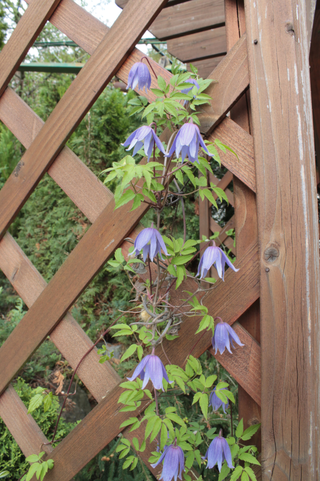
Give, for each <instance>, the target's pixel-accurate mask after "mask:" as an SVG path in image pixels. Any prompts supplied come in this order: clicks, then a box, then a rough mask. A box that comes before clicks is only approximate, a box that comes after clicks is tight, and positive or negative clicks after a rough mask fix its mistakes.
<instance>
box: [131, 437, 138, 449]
mask: <svg viewBox="0 0 320 481" xmlns="http://www.w3.org/2000/svg"><path fill="white" fill-rule="evenodd" d="M132 444H133V447H134V449H135V450H136V451H139V441H138V440H137V438H132Z"/></svg>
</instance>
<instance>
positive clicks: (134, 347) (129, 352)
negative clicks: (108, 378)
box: [120, 344, 138, 362]
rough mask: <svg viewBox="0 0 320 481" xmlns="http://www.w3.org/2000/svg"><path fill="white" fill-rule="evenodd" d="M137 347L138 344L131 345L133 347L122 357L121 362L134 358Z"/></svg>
mask: <svg viewBox="0 0 320 481" xmlns="http://www.w3.org/2000/svg"><path fill="white" fill-rule="evenodd" d="M137 347H138V346H137V344H131V346H130V347H129V348H128V349H127V350H126V352H125V353H124V354H123V356H122V357H121V359H120V362H122V361H124V360H125V359H128V357H130V356H132V355H133V354H134V353H135V352H136V349H137Z"/></svg>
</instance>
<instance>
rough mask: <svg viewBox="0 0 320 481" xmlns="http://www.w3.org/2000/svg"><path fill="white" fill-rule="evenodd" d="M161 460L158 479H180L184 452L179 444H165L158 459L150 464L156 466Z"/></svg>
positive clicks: (164, 480) (165, 480)
mask: <svg viewBox="0 0 320 481" xmlns="http://www.w3.org/2000/svg"><path fill="white" fill-rule="evenodd" d="M162 461H163V470H162V473H161V477H160V479H163V481H171V480H172V479H174V481H177V478H178V477H179V479H182V477H181V476H182V473H183V471H184V454H183V451H182V449H181V448H180V446H174V445H173V444H171V445H170V446H165V448H164V451H163V453H162V454H161V456H160V458H159V459H158V461H157V462H156V463H154V464H151V466H152V467H153V468H155V467H157V466H158V464H160V463H161V462H162Z"/></svg>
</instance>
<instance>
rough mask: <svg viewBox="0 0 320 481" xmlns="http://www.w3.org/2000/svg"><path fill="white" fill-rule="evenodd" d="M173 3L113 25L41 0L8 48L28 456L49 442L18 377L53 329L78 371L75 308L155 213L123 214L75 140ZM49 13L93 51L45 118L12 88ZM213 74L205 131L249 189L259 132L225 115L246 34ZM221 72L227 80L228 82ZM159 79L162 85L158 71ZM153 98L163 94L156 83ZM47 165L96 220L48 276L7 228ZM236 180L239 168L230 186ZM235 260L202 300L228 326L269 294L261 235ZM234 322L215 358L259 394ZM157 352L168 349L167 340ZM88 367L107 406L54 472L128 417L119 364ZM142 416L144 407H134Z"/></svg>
mask: <svg viewBox="0 0 320 481" xmlns="http://www.w3.org/2000/svg"><path fill="white" fill-rule="evenodd" d="M164 3H165V1H164V0H152V1H144V2H143V4H142V2H138V3H137V2H135V1H134V0H130V2H129V3H128V5H127V6H126V8H125V9H124V11H123V13H122V14H121V15H120V17H119V19H118V20H117V22H116V23H115V25H114V26H113V27H112V28H111V29H108V28H107V27H106V26H105V25H103V24H102V23H101V22H99V21H98V20H97V19H95V18H94V17H92V16H91V15H90V14H88V13H87V12H85V11H84V10H83V9H82V8H81V7H79V6H78V5H76V4H75V3H73V2H72V1H71V0H61V1H60V2H59V1H57V0H56V1H52V0H51V1H44V0H32V2H30V6H29V7H28V9H27V11H26V13H25V15H24V16H23V17H22V19H21V21H20V22H19V24H18V26H17V29H16V31H15V33H14V34H13V35H12V37H11V39H10V40H9V42H8V44H7V45H6V46H5V47H4V49H3V51H2V53H1V55H0V61H1V65H2V64H5V66H6V68H5V69H2V70H1V73H0V92H1V93H3V94H2V97H1V100H0V120H1V121H2V122H3V123H4V124H6V125H7V126H8V128H9V129H10V130H11V131H12V132H13V134H14V135H15V136H16V137H17V138H18V139H19V140H20V141H21V142H22V144H23V145H24V146H25V147H26V149H27V150H26V153H25V154H24V156H23V157H22V159H21V161H20V162H19V164H18V165H17V167H16V169H15V170H14V172H13V173H12V175H11V176H10V178H9V179H8V181H7V182H6V184H5V186H4V187H3V189H2V190H1V192H0V205H1V215H0V236H1V238H2V241H1V243H0V267H1V269H2V270H3V272H4V273H5V274H6V276H7V277H8V279H9V280H10V281H11V283H12V285H13V286H14V288H15V289H16V290H17V292H18V293H19V295H20V296H21V298H22V299H23V300H24V301H25V303H26V304H27V306H28V307H29V311H28V313H27V314H26V315H25V316H24V318H23V319H22V321H21V322H20V324H19V325H18V326H17V328H16V329H15V330H14V332H13V333H12V334H11V335H10V337H9V338H8V340H7V341H6V342H5V344H4V345H3V346H2V348H1V350H0V363H1V365H2V366H6V368H5V370H4V371H2V373H1V376H0V392H1V394H2V396H1V398H0V415H1V417H2V418H3V420H4V421H5V423H6V424H7V426H8V427H9V429H10V430H11V432H12V433H13V435H14V437H15V439H16V440H17V442H18V444H19V445H20V447H21V449H22V450H23V452H24V454H25V455H26V456H27V455H29V454H31V453H33V452H38V451H39V448H40V446H41V445H42V443H44V442H45V441H46V440H45V439H44V436H43V434H42V433H41V431H40V430H39V428H38V426H37V425H36V423H35V422H34V420H33V419H32V417H31V416H30V415H27V413H26V409H25V408H24V406H23V404H22V402H21V400H20V399H19V397H18V396H17V395H16V393H15V391H14V390H13V388H12V387H10V385H9V383H10V382H11V380H12V379H13V378H14V376H15V375H16V373H17V372H18V371H19V369H20V368H21V366H22V365H23V363H24V362H25V361H26V360H27V359H28V358H29V357H30V356H31V354H32V353H33V352H34V350H35V349H36V348H37V347H38V346H39V344H40V343H41V342H43V340H44V339H45V338H46V337H47V335H48V334H50V336H51V340H52V341H53V342H54V343H55V345H56V346H57V347H58V349H59V350H60V352H61V353H62V354H63V356H64V357H65V358H66V359H67V360H68V362H69V363H70V365H71V366H72V367H73V368H74V367H75V366H76V365H77V363H78V362H79V360H80V359H81V357H82V356H83V354H84V353H85V352H86V351H87V350H88V348H89V347H90V346H91V345H92V343H91V341H90V340H89V339H88V337H87V336H86V335H85V333H84V332H83V330H82V329H81V328H80V326H79V325H78V324H77V323H76V321H75V320H74V319H73V318H72V316H71V314H70V313H68V309H69V308H70V306H71V305H72V304H73V303H74V302H75V300H76V299H77V298H78V297H79V295H80V294H81V292H82V291H83V289H85V287H86V286H87V285H88V284H89V282H90V281H91V279H92V278H93V277H94V276H95V274H96V273H97V272H98V270H99V269H100V267H101V266H102V265H103V264H104V263H105V262H106V260H107V259H108V258H109V257H110V256H111V255H112V254H113V252H114V250H115V249H116V248H117V247H118V246H119V245H121V243H122V242H123V239H124V238H125V237H127V236H128V235H129V234H130V232H131V231H132V230H133V229H134V227H135V226H136V224H137V223H138V221H139V219H140V218H141V217H142V215H143V214H144V213H145V212H146V210H147V208H146V207H144V206H141V207H140V208H139V209H137V210H135V211H134V212H133V213H130V215H128V211H129V209H130V208H128V207H127V206H124V207H122V208H120V209H117V211H116V212H114V201H113V196H112V194H111V193H110V192H109V191H108V189H106V188H105V186H104V185H103V184H101V182H100V181H99V180H98V179H97V178H96V177H95V176H94V175H93V174H92V172H91V171H90V170H89V169H88V168H87V167H86V166H85V165H84V164H83V163H82V162H81V161H80V160H79V159H78V158H77V157H76V156H75V155H74V154H73V153H72V152H71V151H70V149H68V148H67V147H65V143H66V141H67V139H68V137H69V136H70V135H71V133H72V131H73V130H74V129H75V128H76V126H77V125H78V123H79V122H80V121H81V119H82V118H83V116H84V115H85V114H86V112H87V111H88V110H89V109H90V107H91V105H92V104H93V102H94V101H95V100H96V98H97V97H98V95H99V94H100V93H101V91H102V90H103V88H104V87H105V85H106V84H107V83H108V82H109V81H110V80H111V78H112V77H113V75H114V74H115V73H116V74H117V76H118V77H119V78H120V79H121V80H123V81H124V82H126V81H127V77H128V73H129V70H130V68H131V66H132V65H133V63H135V62H136V61H138V60H139V59H140V53H139V52H138V51H137V50H135V49H133V47H134V45H135V43H136V41H137V40H138V39H139V38H140V37H141V35H142V34H143V32H144V31H145V30H146V29H147V28H148V26H149V25H150V24H151V23H152V21H153V20H154V18H155V17H156V15H157V13H158V12H159V11H160V9H161V7H162V6H163V5H164ZM191 3H192V2H191ZM186 4H188V2H186ZM55 8H56V9H55ZM54 9H55V11H54ZM166 10H169V9H166ZM53 11H54V13H53ZM52 13H53V14H52ZM48 18H50V21H51V22H52V24H53V25H55V26H56V27H57V28H58V29H60V30H61V31H62V32H63V33H65V34H66V35H67V36H68V37H69V38H70V39H72V40H74V41H75V42H76V43H78V45H79V46H81V47H82V48H84V49H85V50H86V51H87V52H88V53H89V54H91V55H92V56H91V58H90V60H89V61H88V62H87V64H86V66H85V67H84V68H83V69H82V71H81V72H80V73H79V75H78V76H77V78H76V79H75V80H74V82H73V83H72V84H71V86H70V87H69V89H68V91H67V92H66V93H65V95H64V97H63V98H62V100H61V101H60V102H59V104H58V105H57V106H56V108H55V109H54V111H53V112H52V114H51V116H50V117H49V118H48V120H47V122H46V123H45V124H44V123H43V122H42V120H41V119H39V118H38V117H37V116H36V114H35V113H34V112H32V110H31V109H30V108H29V107H28V106H27V105H26V104H25V103H24V102H23V101H22V100H21V99H20V98H19V97H18V96H17V95H16V94H15V93H14V92H13V91H12V90H10V89H9V88H8V87H7V86H8V83H9V81H10V79H11V78H12V76H13V74H14V73H15V71H16V69H17V67H18V66H19V63H20V62H21V59H22V58H23V57H24V55H25V54H26V52H27V50H28V49H29V48H30V46H31V45H32V43H33V41H34V40H35V38H36V37H37V35H38V33H39V31H40V30H41V28H42V27H43V25H44V23H45V21H46V20H47V19H48ZM128 25H130V28H128ZM25 32H27V33H28V35H26V34H25ZM21 39H23V41H22V40H21ZM132 49H133V50H132ZM130 51H131V54H130V55H129V52H130ZM152 64H153V67H154V69H155V71H156V72H157V73H161V75H162V76H163V77H164V78H165V79H166V80H167V81H168V80H169V79H170V74H169V72H167V71H166V70H163V69H162V68H161V67H160V66H159V65H158V64H156V63H155V62H153V63H152ZM210 77H211V78H213V79H215V80H216V81H217V82H218V83H215V84H213V85H212V86H211V87H210V88H209V89H208V92H209V93H210V94H211V95H212V103H211V106H210V107H209V108H207V109H204V110H203V113H202V115H201V120H202V127H201V130H202V132H203V133H204V134H205V135H206V136H207V138H209V139H210V138H212V139H214V138H216V137H217V138H219V139H220V140H221V141H222V142H223V143H226V144H228V145H229V146H230V147H231V148H233V149H234V150H236V151H237V154H238V156H239V160H237V159H236V158H235V157H234V156H233V155H232V154H231V153H227V154H225V155H223V156H222V163H223V165H224V166H225V167H227V168H228V170H229V171H230V172H231V173H232V174H233V175H234V176H237V177H238V178H239V179H241V181H242V182H243V183H244V184H245V185H247V186H248V188H250V189H252V190H255V167H254V160H253V141H252V137H251V135H249V134H248V133H246V132H245V131H244V130H243V129H242V128H241V127H239V126H237V124H236V123H235V122H233V121H232V120H230V119H229V118H226V117H225V114H226V113H227V112H228V111H229V110H230V108H231V107H232V105H234V103H235V102H236V101H237V100H238V98H239V97H240V96H241V94H242V93H243V92H244V91H245V90H246V88H247V87H248V72H247V61H246V39H245V37H242V38H241V39H240V40H239V41H238V42H237V43H236V45H235V46H234V48H233V49H232V50H231V51H230V52H229V54H228V55H227V56H226V57H225V58H224V59H223V60H222V62H221V63H220V64H219V66H218V67H217V69H216V70H215V71H214V72H213V73H212V74H211V75H210ZM222 77H223V78H224V79H226V78H227V79H228V82H220V80H221V79H222ZM152 83H153V85H152V86H153V87H155V86H156V84H155V79H152ZM148 99H149V101H152V100H154V96H153V94H152V93H151V92H149V93H148ZM214 129H215V130H214ZM164 135H165V134H164ZM45 172H48V173H49V174H50V175H51V177H52V178H53V179H54V180H55V181H56V182H57V183H58V184H59V185H60V187H61V188H62V189H63V190H64V192H65V193H66V194H67V195H68V196H69V197H70V198H71V199H72V200H73V202H74V203H75V204H76V205H77V206H78V207H79V209H80V210H81V211H82V212H83V213H84V214H85V215H86V216H87V217H88V219H89V220H90V221H91V222H92V223H93V224H92V226H91V227H90V229H89V230H88V232H86V234H85V235H84V237H83V238H82V239H81V241H80V242H79V244H78V245H77V247H76V248H75V249H74V251H73V252H72V253H71V254H70V255H69V257H68V259H67V260H66V261H65V263H64V264H63V265H62V267H61V268H60V269H59V271H58V272H57V274H56V275H55V276H54V277H53V279H52V280H51V281H50V282H49V284H48V285H46V283H45V281H44V280H43V279H42V277H41V276H40V274H39V273H38V272H37V271H36V269H35V268H34V266H33V265H32V264H31V263H30V261H29V260H28V258H27V257H26V256H25V255H24V253H23V252H22V250H21V249H20V247H19V246H18V245H17V244H16V242H15V241H14V239H13V238H12V237H11V236H10V234H9V233H6V230H7V228H8V226H9V225H10V224H11V222H12V221H13V219H14V218H15V216H16V215H17V213H18V212H19V210H20V209H21V207H22V206H23V204H24V203H25V202H26V201H27V199H28V197H29V196H30V194H31V193H32V191H33V189H34V188H36V186H37V184H38V182H39V181H40V179H41V178H42V177H43V175H44V174H45ZM226 175H227V176H228V175H229V176H230V175H231V174H226ZM228 179H230V177H228V178H227V179H226V180H225V183H226V182H227V180H228ZM222 181H223V179H222V180H221V181H220V182H222ZM228 183H229V182H228ZM226 187H227V185H226ZM230 194H231V193H230ZM230 198H231V196H230ZM237 267H239V268H240V271H239V273H238V274H237V276H234V275H232V274H230V273H229V272H227V273H226V277H225V283H222V282H221V281H219V282H218V283H217V284H216V286H215V288H214V289H213V290H212V291H211V292H210V294H208V295H207V297H206V298H205V300H204V304H205V305H206V306H207V307H208V309H209V311H210V312H213V313H214V315H215V316H221V317H223V319H224V321H225V322H228V323H230V324H233V323H235V321H236V320H237V319H238V318H239V316H241V314H243V313H244V312H245V311H246V310H247V309H248V307H249V306H250V305H252V304H253V303H254V302H255V300H256V299H258V297H259V278H258V250H257V242H256V241H255V242H254V243H253V244H252V245H251V247H250V248H248V249H247V250H246V252H245V253H244V255H243V256H242V257H239V258H238V259H237ZM186 287H187V288H188V290H194V289H195V285H194V283H193V282H192V281H188V282H186V283H185V284H183V285H182V286H181V289H180V290H179V291H177V292H175V293H174V295H175V296H178V297H179V296H180V292H181V291H182V290H184V289H186ZM198 322H199V320H198V319H197V318H193V319H191V320H190V319H189V320H188V323H185V324H183V325H182V328H181V331H180V337H179V340H178V341H175V342H172V343H168V344H166V346H165V348H166V351H167V353H168V356H169V357H170V359H171V361H172V362H174V363H176V364H180V365H182V364H183V363H184V360H185V354H186V352H188V351H189V350H190V349H191V347H192V345H193V344H194V339H193V336H190V333H191V332H192V333H193V332H195V331H196V329H197V324H198ZM234 328H235V330H236V332H237V333H238V335H239V337H240V339H241V341H242V342H243V343H244V344H245V348H243V349H237V350H236V351H235V353H234V354H233V356H229V355H226V356H225V355H224V356H216V357H217V359H218V360H219V361H220V362H221V363H222V365H223V366H224V367H225V368H226V369H227V370H228V371H229V372H230V374H231V375H232V376H233V377H234V378H235V379H236V380H237V381H238V382H239V383H240V384H241V385H242V386H243V388H244V389H245V390H246V391H247V392H248V393H249V394H250V396H251V397H253V398H254V399H255V401H256V402H257V403H260V402H261V401H260V347H259V345H258V343H256V341H254V339H253V338H252V337H251V336H250V335H249V334H248V332H247V331H246V330H245V329H244V328H243V327H242V326H241V325H240V324H238V323H236V324H234ZM210 346H211V337H210V334H207V335H206V336H204V337H203V338H202V339H201V341H200V342H199V343H198V344H197V346H196V348H195V350H194V351H193V355H195V356H197V357H198V356H200V355H201V354H202V353H203V352H204V351H206V350H207V349H208V348H210ZM158 355H159V356H160V357H162V350H161V348H160V350H159V352H158ZM78 374H79V377H80V378H81V379H82V381H83V382H84V384H85V385H86V386H87V387H88V389H89V390H90V392H91V393H92V394H93V396H94V397H95V398H96V399H97V401H98V402H99V404H98V406H97V407H96V408H95V409H94V410H93V411H92V412H91V413H90V414H89V415H88V416H87V417H86V419H85V421H84V422H81V423H80V424H79V425H78V426H77V427H76V428H75V429H74V430H73V431H72V432H71V433H70V434H69V435H68V436H67V438H66V439H65V440H63V441H62V442H61V443H60V444H59V446H58V447H57V448H55V449H54V450H52V448H51V447H50V446H47V447H46V450H47V452H50V457H52V458H53V459H55V468H54V470H53V471H51V472H50V473H49V474H48V475H47V477H48V480H49V481H50V480H56V481H58V480H59V481H63V480H65V481H67V480H69V479H71V478H72V477H73V476H74V475H75V474H76V473H77V472H78V471H79V470H80V469H81V468H82V467H83V466H84V465H85V464H86V463H87V462H88V461H89V460H90V459H92V457H93V456H95V455H96V454H97V453H98V452H99V451H100V450H101V449H102V448H103V447H104V446H106V445H107V444H108V443H109V442H110V441H111V440H112V439H113V438H114V437H115V436H117V435H118V434H119V432H120V431H121V430H120V429H119V426H120V424H121V422H123V421H124V419H125V418H126V417H127V415H126V413H119V408H118V405H117V400H118V397H119V394H120V393H121V388H120V387H119V385H118V384H119V378H118V376H117V374H116V373H115V372H114V370H113V369H112V368H111V367H110V365H108V364H103V365H101V364H99V362H98V355H97V353H96V351H95V350H93V351H92V352H91V354H90V355H89V356H88V357H87V358H86V359H85V361H84V362H83V364H82V365H81V368H80V369H79V372H78ZM144 407H145V406H141V408H140V409H139V411H142V410H143V409H144ZM132 415H134V413H130V416H132ZM124 434H125V436H127V437H128V438H130V437H131V436H132V434H130V433H128V430H125V431H124ZM134 435H135V436H137V437H139V436H142V435H143V433H142V430H141V429H140V430H138V431H135V433H134ZM141 457H142V459H143V460H144V461H145V462H147V459H148V457H149V452H148V451H146V452H145V453H142V454H141Z"/></svg>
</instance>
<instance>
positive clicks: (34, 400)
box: [28, 394, 43, 414]
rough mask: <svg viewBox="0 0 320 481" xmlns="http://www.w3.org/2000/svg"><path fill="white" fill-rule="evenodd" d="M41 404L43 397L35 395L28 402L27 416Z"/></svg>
mask: <svg viewBox="0 0 320 481" xmlns="http://www.w3.org/2000/svg"><path fill="white" fill-rule="evenodd" d="M42 403H43V395H42V394H36V395H35V396H33V397H32V398H31V400H30V403H29V407H28V414H30V413H33V411H35V410H36V409H38V407H40V406H41V405H42Z"/></svg>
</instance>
